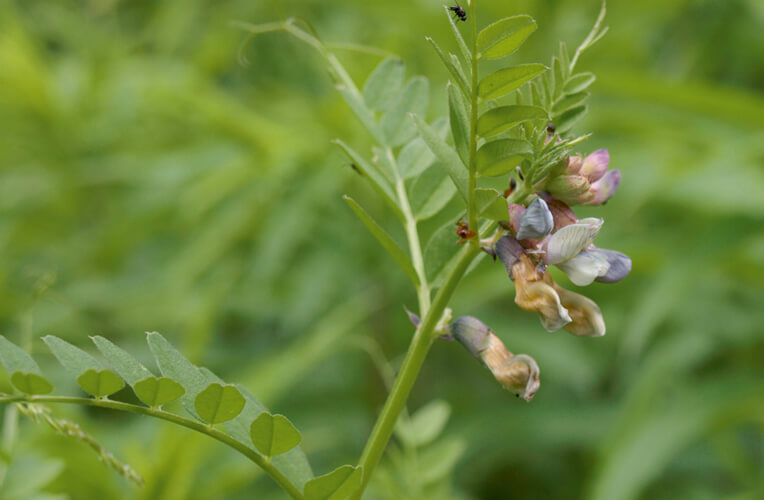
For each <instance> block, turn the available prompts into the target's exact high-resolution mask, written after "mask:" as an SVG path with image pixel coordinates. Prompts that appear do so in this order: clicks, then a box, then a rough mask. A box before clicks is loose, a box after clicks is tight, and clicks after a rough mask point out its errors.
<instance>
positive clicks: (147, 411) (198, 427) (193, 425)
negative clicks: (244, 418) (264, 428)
mask: <svg viewBox="0 0 764 500" xmlns="http://www.w3.org/2000/svg"><path fill="white" fill-rule="evenodd" d="M0 403H61V404H78V405H85V406H97V407H99V408H108V409H110V410H119V411H126V412H129V413H137V414H139V415H148V416H150V417H154V418H159V419H162V420H167V421H168V422H172V423H174V424H177V425H181V426H183V427H187V428H189V429H192V430H195V431H197V432H201V433H202V434H206V435H208V436H210V437H211V438H213V439H217V440H218V441H220V442H221V443H224V444H226V445H228V446H230V447H231V448H233V449H235V450H236V451H238V452H239V453H241V454H242V455H244V456H245V457H247V458H248V459H250V460H251V461H252V462H254V463H256V464H257V465H259V466H260V467H261V468H262V469H263V470H264V471H265V472H267V473H268V474H269V475H270V476H271V477H272V478H273V480H274V481H276V482H277V483H278V484H279V486H281V487H282V488H283V489H284V491H286V492H287V493H288V494H289V496H290V497H292V498H294V499H295V500H304V499H305V497H304V496H303V494H302V492H300V491H299V490H298V489H297V488H296V487H295V486H294V485H293V484H292V483H291V482H290V481H289V479H287V477H286V476H284V474H282V473H281V471H279V470H278V469H277V468H276V467H274V466H273V465H272V464H271V463H270V462H268V461H266V460H265V458H264V457H262V456H260V455H259V454H258V453H257V452H256V451H255V450H253V449H251V448H249V447H248V446H246V445H244V444H242V443H240V442H239V441H236V440H235V439H234V438H232V437H231V436H229V435H228V434H226V433H224V432H221V431H219V430H217V429H215V428H210V427H209V426H207V425H206V424H204V423H201V422H197V421H195V420H190V419H187V418H184V417H181V416H179V415H175V414H173V413H168V412H166V411H163V410H157V409H152V408H149V407H147V406H138V405H133V404H130V403H122V402H120V401H111V400H108V399H91V398H79V397H69V396H29V395H13V396H0Z"/></svg>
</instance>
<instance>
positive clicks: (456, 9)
mask: <svg viewBox="0 0 764 500" xmlns="http://www.w3.org/2000/svg"><path fill="white" fill-rule="evenodd" d="M448 10H450V11H453V13H454V19H459V20H460V21H466V20H467V13H466V12H464V9H462V8H461V6H460V5H459V4H458V3H457V4H456V5H452V6H451V7H449V8H448Z"/></svg>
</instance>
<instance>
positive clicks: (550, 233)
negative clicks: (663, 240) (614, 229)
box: [494, 149, 631, 337]
mask: <svg viewBox="0 0 764 500" xmlns="http://www.w3.org/2000/svg"><path fill="white" fill-rule="evenodd" d="M609 162H610V156H609V154H608V152H607V150H605V149H600V150H598V151H595V152H593V153H592V154H590V155H589V156H587V157H586V158H582V157H581V156H580V155H577V156H571V157H568V158H566V159H565V160H564V161H563V162H561V164H560V165H559V166H558V168H557V169H556V170H555V171H554V172H553V175H551V176H550V178H549V180H548V181H547V182H546V183H545V184H544V186H543V187H542V189H541V190H540V191H538V192H537V193H536V195H537V197H536V198H535V199H534V200H533V201H532V202H531V203H530V204H529V205H528V206H527V207H526V206H524V205H516V204H512V205H510V206H509V224H508V225H507V226H506V227H507V229H508V231H509V233H510V234H509V235H505V236H503V237H502V238H501V239H500V240H499V241H498V242H497V243H496V245H495V248H494V251H495V253H496V255H497V256H498V257H499V258H500V259H501V261H502V262H503V263H504V265H505V266H506V268H507V273H508V274H509V277H510V278H511V279H512V280H513V281H514V282H515V289H516V295H515V303H517V305H519V306H520V307H521V308H523V309H525V310H526V311H533V312H536V313H538V315H539V317H540V318H541V323H542V325H544V328H546V329H547V330H548V331H555V330H559V329H560V328H564V329H565V330H567V331H568V332H570V333H572V334H574V335H578V336H585V337H599V336H602V335H604V334H605V322H604V320H603V319H602V313H601V312H600V309H599V307H598V306H597V304H596V303H594V301H592V300H591V299H589V298H587V297H584V296H583V295H580V294H578V293H575V292H571V291H569V290H566V289H564V288H562V287H560V286H559V285H557V283H555V282H554V280H552V277H551V275H550V274H549V269H548V266H550V265H555V266H557V267H558V268H560V269H561V270H562V271H563V272H565V274H567V275H568V277H569V278H570V280H571V281H572V282H573V283H574V284H575V285H578V286H586V285H589V284H591V283H592V282H594V281H599V282H603V283H614V282H616V281H619V280H621V279H623V278H624V277H626V275H627V274H629V272H630V271H631V259H629V257H628V256H626V255H624V254H623V253H621V252H617V251H615V250H606V249H603V248H597V247H596V246H594V244H593V242H594V238H595V237H596V236H597V233H599V231H600V229H601V228H602V224H603V222H604V221H603V220H602V219H598V218H585V219H580V220H579V219H578V218H577V217H576V214H575V213H574V212H573V210H571V208H570V205H575V204H585V205H599V204H603V203H605V202H606V201H607V200H609V199H610V197H611V196H613V194H615V191H616V189H617V188H618V184H619V182H620V180H621V174H620V172H619V171H618V170H608V164H609Z"/></svg>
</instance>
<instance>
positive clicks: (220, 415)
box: [0, 332, 312, 498]
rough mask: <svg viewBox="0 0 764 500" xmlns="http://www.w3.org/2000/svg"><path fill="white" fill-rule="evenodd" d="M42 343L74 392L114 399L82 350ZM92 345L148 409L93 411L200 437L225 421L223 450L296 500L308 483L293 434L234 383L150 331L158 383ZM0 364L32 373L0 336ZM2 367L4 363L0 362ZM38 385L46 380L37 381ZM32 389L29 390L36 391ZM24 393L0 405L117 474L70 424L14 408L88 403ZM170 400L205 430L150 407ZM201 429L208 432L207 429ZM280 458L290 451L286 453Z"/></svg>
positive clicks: (107, 374)
mask: <svg viewBox="0 0 764 500" xmlns="http://www.w3.org/2000/svg"><path fill="white" fill-rule="evenodd" d="M43 340H44V341H45V343H46V344H47V345H48V347H50V349H51V351H52V352H53V354H54V355H55V356H56V358H57V359H58V361H59V362H60V363H61V364H62V365H63V366H64V368H66V369H67V371H68V372H70V373H71V374H73V375H77V383H78V384H79V385H80V387H82V389H83V390H84V391H85V392H87V393H88V394H90V395H92V396H93V397H94V398H98V399H100V400H104V398H106V397H107V396H109V395H111V394H114V393H115V392H117V391H119V390H120V389H122V387H124V385H125V381H124V380H123V379H122V378H121V377H120V376H118V375H117V374H116V373H114V372H113V371H111V370H108V369H105V368H101V364H100V362H99V361H97V360H96V359H95V358H94V357H92V356H91V355H90V354H88V353H86V352H85V351H83V350H82V349H79V348H78V347H75V346H73V345H72V344H70V343H68V342H66V341H64V340H62V339H60V338H58V337H55V336H52V335H48V336H46V337H44V339H43ZM92 340H93V342H94V343H95V344H96V346H97V347H98V348H99V350H101V352H102V354H103V355H104V356H105V358H106V360H107V362H109V363H110V364H113V366H114V367H115V370H117V372H119V373H120V374H124V375H125V379H126V380H128V382H129V383H130V384H131V385H132V386H133V390H134V391H135V394H136V396H138V398H139V399H140V400H141V401H142V402H143V403H145V404H146V405H147V406H148V407H149V408H145V407H139V406H135V405H132V404H127V403H119V402H117V403H112V402H110V401H108V400H104V402H102V403H101V404H100V406H103V407H106V408H111V409H116V410H122V411H130V412H135V413H143V414H145V415H150V416H156V417H158V418H163V419H166V420H170V421H173V422H175V423H179V424H181V425H184V426H186V427H190V428H192V429H195V430H197V431H199V432H203V433H210V432H212V426H213V425H216V424H221V423H228V424H230V425H231V427H229V433H230V434H222V435H223V436H224V438H221V437H219V436H218V435H215V437H217V439H220V440H223V441H224V442H226V443H227V444H229V445H232V443H235V444H236V445H237V446H240V447H237V446H234V447H236V449H238V450H239V451H241V452H242V453H245V455H247V456H248V457H249V458H250V459H252V460H253V461H254V462H255V463H257V464H258V465H260V466H261V467H263V468H264V469H265V470H266V471H267V472H268V473H270V474H271V475H272V476H273V477H274V479H275V480H276V481H277V482H279V483H280V484H281V486H282V487H284V489H285V490H287V492H289V493H290V494H292V496H293V497H295V498H301V496H300V493H299V489H298V488H300V489H301V488H302V486H303V485H304V484H305V483H306V482H307V481H308V480H310V478H311V477H312V473H311V472H310V465H309V464H308V463H307V460H306V458H305V455H304V454H303V453H302V451H301V450H299V449H298V448H296V447H297V445H298V444H299V442H300V434H299V432H298V431H297V430H296V429H295V428H294V426H293V425H292V424H291V422H289V421H288V420H286V418H285V417H283V416H282V415H276V416H275V417H274V416H272V415H270V414H269V413H268V412H267V411H265V409H264V408H263V407H262V405H261V404H260V403H259V402H258V401H257V400H256V399H255V398H254V397H253V396H252V395H250V394H249V393H247V392H246V391H243V390H241V389H240V388H238V387H236V386H234V385H230V384H225V383H224V382H223V381H222V380H220V379H219V378H218V377H217V376H215V375H214V374H213V373H212V372H210V371H209V370H207V369H206V368H197V367H196V366H194V365H193V364H191V362H189V361H188V360H187V359H186V358H185V357H184V356H183V355H182V354H181V353H180V352H179V351H178V350H177V349H175V348H174V347H173V346H172V345H171V344H170V343H169V342H167V340H166V339H165V338H164V337H162V336H161V335H160V334H158V333H156V332H151V333H148V334H147V341H148V344H149V347H150V349H151V350H152V352H153V354H154V358H155V360H156V362H157V365H158V366H159V369H160V370H161V371H162V373H163V375H164V376H163V377H159V378H158V377H155V376H153V375H152V374H151V372H150V371H149V370H148V369H147V368H145V367H144V366H143V365H141V364H140V363H139V362H138V361H137V360H136V359H135V358H133V357H132V356H131V355H130V354H129V353H127V352H126V351H124V350H122V349H121V348H119V347H118V346H116V345H114V344H113V343H111V342H110V341H108V340H106V339H104V338H102V337H92ZM0 359H2V360H8V361H7V363H8V366H12V367H16V366H23V367H25V369H26V370H33V369H34V368H35V367H36V364H35V363H34V360H32V358H31V357H29V356H28V355H27V354H26V353H25V352H24V351H22V350H21V349H19V347H17V346H16V345H14V344H13V343H11V342H10V341H8V340H7V339H5V338H4V337H2V340H0ZM5 364H6V362H5V361H4V365H5ZM95 367H97V368H95ZM38 370H39V369H38ZM21 373H22V372H20V371H15V372H14V375H18V374H21ZM146 374H148V376H146ZM40 380H42V381H43V382H46V381H45V380H44V379H42V378H40ZM29 383H36V384H39V382H37V381H35V380H34V379H31V380H30V381H29ZM48 385H50V384H48ZM24 388H26V387H24ZM34 388H37V386H35V387H34ZM24 392H26V393H27V394H30V396H9V397H6V398H3V397H0V400H2V401H3V402H15V403H19V406H20V408H22V409H23V411H24V412H27V413H29V414H30V415H31V416H32V417H33V418H35V419H37V418H43V419H45V420H46V421H47V422H48V424H49V425H50V426H51V427H53V428H54V429H56V430H57V431H59V432H62V433H65V434H66V435H71V436H75V437H77V438H78V439H80V440H82V441H85V442H87V443H88V444H90V445H91V447H93V448H94V449H96V450H97V451H99V453H101V455H102V456H103V457H104V459H105V461H106V462H107V463H111V464H114V465H115V468H117V469H118V470H121V469H120V467H121V465H119V464H118V462H116V459H114V458H113V457H112V456H111V454H106V452H105V451H103V449H102V448H101V447H100V445H98V444H97V443H96V442H95V441H94V440H93V439H92V438H90V437H89V436H87V435H86V434H84V433H82V431H81V430H80V429H79V427H77V426H76V425H75V424H72V423H70V422H68V421H63V420H57V419H54V418H52V417H50V416H49V414H48V413H47V411H44V410H39V409H36V407H35V406H33V405H32V404H29V405H27V406H26V407H22V406H21V405H23V404H24V403H25V402H29V403H34V402H38V401H39V402H78V403H81V404H88V400H87V399H79V398H61V397H56V396H50V397H45V396H37V399H31V398H34V397H35V396H34V394H39V393H37V392H33V391H24ZM178 398H182V399H183V401H184V402H185V403H186V405H187V406H186V409H187V410H188V411H189V413H190V414H191V415H192V416H193V417H194V418H196V419H197V420H200V421H201V422H203V423H206V424H208V427H204V426H198V425H197V426H195V425H193V423H192V422H191V421H188V420H187V419H185V418H184V417H182V416H181V415H178V414H176V413H174V412H169V413H168V412H164V411H162V410H159V409H158V408H160V407H161V406H162V405H164V404H167V403H170V402H172V401H174V400H176V399H178ZM94 404H95V403H94ZM190 404H193V410H191V407H190V406H188V405H190ZM244 422H246V423H244ZM255 422H257V424H255ZM242 427H246V428H247V431H245V432H244V433H242V431H241V429H242ZM205 429H209V431H207V430H205ZM249 429H251V431H250V430H249ZM250 439H251V440H250ZM264 439H265V440H266V441H267V443H268V445H267V447H264V446H263V442H264V441H263V440H264ZM253 444H255V446H256V448H257V449H258V450H259V451H260V452H261V453H263V454H264V455H265V456H266V457H268V458H269V461H267V462H266V461H265V460H264V458H262V457H261V456H259V455H257V454H256V453H255V452H254V449H255V448H252V445H253ZM242 448H244V449H250V450H252V453H249V452H244V451H242ZM263 449H266V451H267V454H266V453H265V452H263ZM287 452H290V453H289V454H288V453H287ZM274 455H280V457H279V461H275V460H274V461H273V462H271V461H270V457H271V456H274ZM271 464H272V465H271ZM125 470H128V469H125ZM131 474H132V472H131ZM292 481H293V482H292Z"/></svg>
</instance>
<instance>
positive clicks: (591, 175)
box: [578, 149, 610, 182]
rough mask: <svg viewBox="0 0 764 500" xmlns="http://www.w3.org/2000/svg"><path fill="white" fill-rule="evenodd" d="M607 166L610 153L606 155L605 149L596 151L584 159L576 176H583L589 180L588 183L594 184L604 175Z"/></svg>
mask: <svg viewBox="0 0 764 500" xmlns="http://www.w3.org/2000/svg"><path fill="white" fill-rule="evenodd" d="M609 164H610V153H608V151H607V149H598V150H597V151H595V152H593V153H592V154H590V155H589V156H587V157H586V158H585V159H584V163H583V165H581V169H580V170H579V171H578V175H583V176H584V177H586V178H587V179H589V182H594V181H596V180H599V179H600V178H601V177H602V176H603V175H605V171H606V170H607V167H608V165H609Z"/></svg>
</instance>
